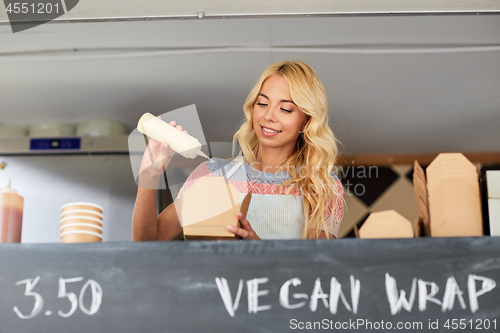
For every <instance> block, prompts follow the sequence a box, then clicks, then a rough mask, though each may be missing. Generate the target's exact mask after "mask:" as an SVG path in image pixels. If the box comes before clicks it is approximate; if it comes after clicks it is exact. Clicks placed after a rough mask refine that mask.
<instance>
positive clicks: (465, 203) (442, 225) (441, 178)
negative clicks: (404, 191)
mask: <svg viewBox="0 0 500 333" xmlns="http://www.w3.org/2000/svg"><path fill="white" fill-rule="evenodd" d="M413 185H414V190H415V199H416V200H417V209H418V215H419V220H420V221H421V223H422V226H423V231H424V234H425V235H426V236H432V237H469V236H482V235H483V221H482V215H481V198H480V191H479V176H478V170H477V168H476V167H475V166H474V164H472V163H471V162H470V161H469V160H468V159H467V158H466V157H465V156H464V155H463V154H460V153H442V154H439V155H438V156H437V157H436V158H435V159H434V161H432V163H431V164H429V166H428V167H427V169H426V174H424V171H423V169H422V167H421V166H420V165H419V164H418V162H417V161H415V165H414V173H413Z"/></svg>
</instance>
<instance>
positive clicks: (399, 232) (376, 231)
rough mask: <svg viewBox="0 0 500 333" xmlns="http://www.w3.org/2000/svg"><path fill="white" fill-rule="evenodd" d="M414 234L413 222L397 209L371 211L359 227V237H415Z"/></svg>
mask: <svg viewBox="0 0 500 333" xmlns="http://www.w3.org/2000/svg"><path fill="white" fill-rule="evenodd" d="M414 236H415V227H414V226H413V224H412V223H411V222H410V221H408V220H407V219H406V218H405V217H403V216H402V215H401V214H399V213H398V212H396V211H395V210H386V211H381V212H375V213H371V214H370V216H368V218H367V219H366V221H365V222H364V223H363V225H362V226H361V228H360V229H359V238H413V237H414ZM417 236H418V234H417Z"/></svg>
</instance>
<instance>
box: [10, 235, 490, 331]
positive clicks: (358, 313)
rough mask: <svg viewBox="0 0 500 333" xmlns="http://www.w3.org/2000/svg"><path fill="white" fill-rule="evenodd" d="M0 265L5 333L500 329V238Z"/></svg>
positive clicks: (15, 256)
mask: <svg viewBox="0 0 500 333" xmlns="http://www.w3.org/2000/svg"><path fill="white" fill-rule="evenodd" d="M0 267H1V271H0V288H1V292H0V295H1V300H0V331H1V332H51V333H58V332H85V333H88V332H120V333H125V332H134V333H137V332H141V333H147V332H217V333H218V332H289V331H299V330H302V331H313V329H314V328H316V330H319V331H321V330H323V329H330V330H337V331H343V332H350V331H352V332H354V331H365V332H366V331H379V332H386V331H388V330H389V329H391V330H392V331H395V332H398V331H401V332H413V331H415V332H417V331H421V332H453V331H457V332H458V331H460V332H471V331H476V330H477V331H481V332H488V331H489V332H495V331H499V330H500V328H499V326H500V286H496V283H498V282H500V239H499V238H494V237H481V238H449V239H423V238H422V239H408V240H358V239H344V240H342V239H341V240H318V241H263V242H259V241H256V242H245V241H233V242H161V243H160V242H158V243H156V242H155V243H103V244H47V245H29V244H16V245H2V246H0ZM238 291H239V292H238ZM403 292H404V296H403ZM58 296H60V297H58ZM391 304H392V305H391ZM23 318H24V319H23ZM370 325H371V326H370ZM388 325H390V327H389V326H388ZM479 328H481V330H479Z"/></svg>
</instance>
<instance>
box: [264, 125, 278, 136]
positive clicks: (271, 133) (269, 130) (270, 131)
mask: <svg viewBox="0 0 500 333" xmlns="http://www.w3.org/2000/svg"><path fill="white" fill-rule="evenodd" d="M260 127H261V132H262V134H263V135H264V136H267V137H272V136H276V135H278V134H280V133H281V131H276V130H274V129H272V128H269V127H264V126H262V125H261V126H260ZM266 129H267V131H266Z"/></svg>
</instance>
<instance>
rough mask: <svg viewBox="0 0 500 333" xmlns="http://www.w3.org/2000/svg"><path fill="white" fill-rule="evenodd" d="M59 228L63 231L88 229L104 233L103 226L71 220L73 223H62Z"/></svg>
mask: <svg viewBox="0 0 500 333" xmlns="http://www.w3.org/2000/svg"><path fill="white" fill-rule="evenodd" d="M59 230H60V231H61V233H63V232H66V231H75V230H87V231H93V232H97V233H99V234H102V226H99V225H97V224H93V223H86V222H71V223H66V224H61V227H59Z"/></svg>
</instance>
